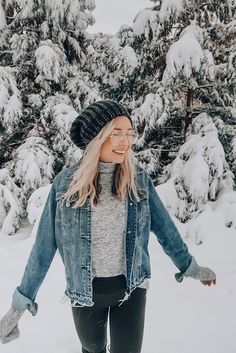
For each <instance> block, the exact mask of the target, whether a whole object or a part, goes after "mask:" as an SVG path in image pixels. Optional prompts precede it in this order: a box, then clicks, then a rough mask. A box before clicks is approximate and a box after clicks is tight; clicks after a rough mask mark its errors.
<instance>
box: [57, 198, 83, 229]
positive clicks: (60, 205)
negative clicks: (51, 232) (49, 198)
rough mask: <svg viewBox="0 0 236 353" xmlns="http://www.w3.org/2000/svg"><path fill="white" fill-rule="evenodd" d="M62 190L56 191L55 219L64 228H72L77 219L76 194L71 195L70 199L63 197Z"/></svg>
mask: <svg viewBox="0 0 236 353" xmlns="http://www.w3.org/2000/svg"><path fill="white" fill-rule="evenodd" d="M63 195H64V192H57V193H56V201H57V217H56V221H57V222H58V223H59V224H61V225H62V226H63V227H64V228H65V229H68V230H72V229H75V226H76V224H77V222H78V220H79V208H75V207H74V206H75V203H76V201H77V197H76V194H74V195H73V196H72V198H71V199H70V201H66V200H64V199H63Z"/></svg>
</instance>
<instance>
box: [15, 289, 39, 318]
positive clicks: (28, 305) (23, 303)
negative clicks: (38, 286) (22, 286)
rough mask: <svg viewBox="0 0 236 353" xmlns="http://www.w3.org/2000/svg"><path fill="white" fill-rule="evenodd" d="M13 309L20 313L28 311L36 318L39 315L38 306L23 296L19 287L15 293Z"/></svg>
mask: <svg viewBox="0 0 236 353" xmlns="http://www.w3.org/2000/svg"><path fill="white" fill-rule="evenodd" d="M12 308H13V309H14V310H15V311H18V312H23V311H25V310H26V309H27V310H28V311H29V312H30V313H31V314H32V315H33V316H34V315H36V314H37V311H38V304H37V303H35V302H33V301H32V300H31V299H29V298H27V297H25V296H24V295H23V294H21V293H20V291H19V289H18V287H17V288H16V290H15V292H14V293H13V298H12Z"/></svg>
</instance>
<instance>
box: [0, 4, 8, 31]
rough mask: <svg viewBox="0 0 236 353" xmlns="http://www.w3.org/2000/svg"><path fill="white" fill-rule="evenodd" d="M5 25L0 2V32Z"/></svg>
mask: <svg viewBox="0 0 236 353" xmlns="http://www.w3.org/2000/svg"><path fill="white" fill-rule="evenodd" d="M6 24H7V21H6V17H5V11H4V8H3V6H2V2H1V3H0V30H1V29H3V28H4V27H5V26H6Z"/></svg>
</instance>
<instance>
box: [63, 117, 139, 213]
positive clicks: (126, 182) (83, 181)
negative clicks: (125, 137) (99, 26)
mask: <svg viewBox="0 0 236 353" xmlns="http://www.w3.org/2000/svg"><path fill="white" fill-rule="evenodd" d="M118 120H119V117H117V118H114V119H112V121H110V122H109V123H107V124H106V125H105V126H104V127H103V128H102V129H101V131H100V132H99V133H98V134H97V136H96V137H95V138H94V139H93V140H92V141H91V142H90V143H89V144H88V145H87V147H86V149H85V150H84V153H83V156H82V159H81V160H80V165H79V168H78V169H77V170H76V171H75V172H74V174H73V178H72V181H71V183H70V186H69V188H68V190H67V191H66V193H65V194H64V195H63V197H64V199H66V200H67V201H69V200H70V198H71V196H72V195H73V194H75V193H77V196H78V197H77V201H76V204H75V205H74V206H73V207H81V206H83V205H84V203H85V202H86V199H87V197H88V196H90V198H91V199H90V203H91V207H95V205H96V204H97V203H98V202H99V193H100V191H101V190H100V185H99V179H100V178H99V177H100V174H99V166H98V164H99V157H100V151H101V147H102V144H103V142H104V141H105V140H106V139H107V138H108V137H109V135H110V134H111V133H112V131H113V129H114V128H115V126H116V125H117V123H118ZM135 178H136V176H135V157H134V154H133V151H132V149H129V151H128V152H127V153H126V154H125V157H124V161H123V162H122V163H118V164H116V167H115V169H114V173H113V182H112V193H113V194H115V195H117V196H118V198H119V199H120V200H121V201H124V199H125V196H126V193H127V191H128V192H129V195H130V197H131V198H132V195H131V192H132V193H133V196H134V197H135V199H136V200H138V199H139V196H138V194H137V188H136V183H135Z"/></svg>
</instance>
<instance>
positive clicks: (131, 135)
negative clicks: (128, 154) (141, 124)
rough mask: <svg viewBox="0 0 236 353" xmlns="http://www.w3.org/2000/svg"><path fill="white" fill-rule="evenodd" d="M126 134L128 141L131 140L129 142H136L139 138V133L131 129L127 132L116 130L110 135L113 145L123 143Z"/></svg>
mask: <svg viewBox="0 0 236 353" xmlns="http://www.w3.org/2000/svg"><path fill="white" fill-rule="evenodd" d="M125 135H126V137H127V139H128V141H129V143H132V144H134V143H135V142H137V140H138V134H137V133H136V132H135V131H129V132H126V133H123V132H119V131H114V132H113V133H112V134H111V135H110V138H111V143H112V144H113V145H118V144H119V143H121V142H122V141H123V139H124V137H125Z"/></svg>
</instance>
